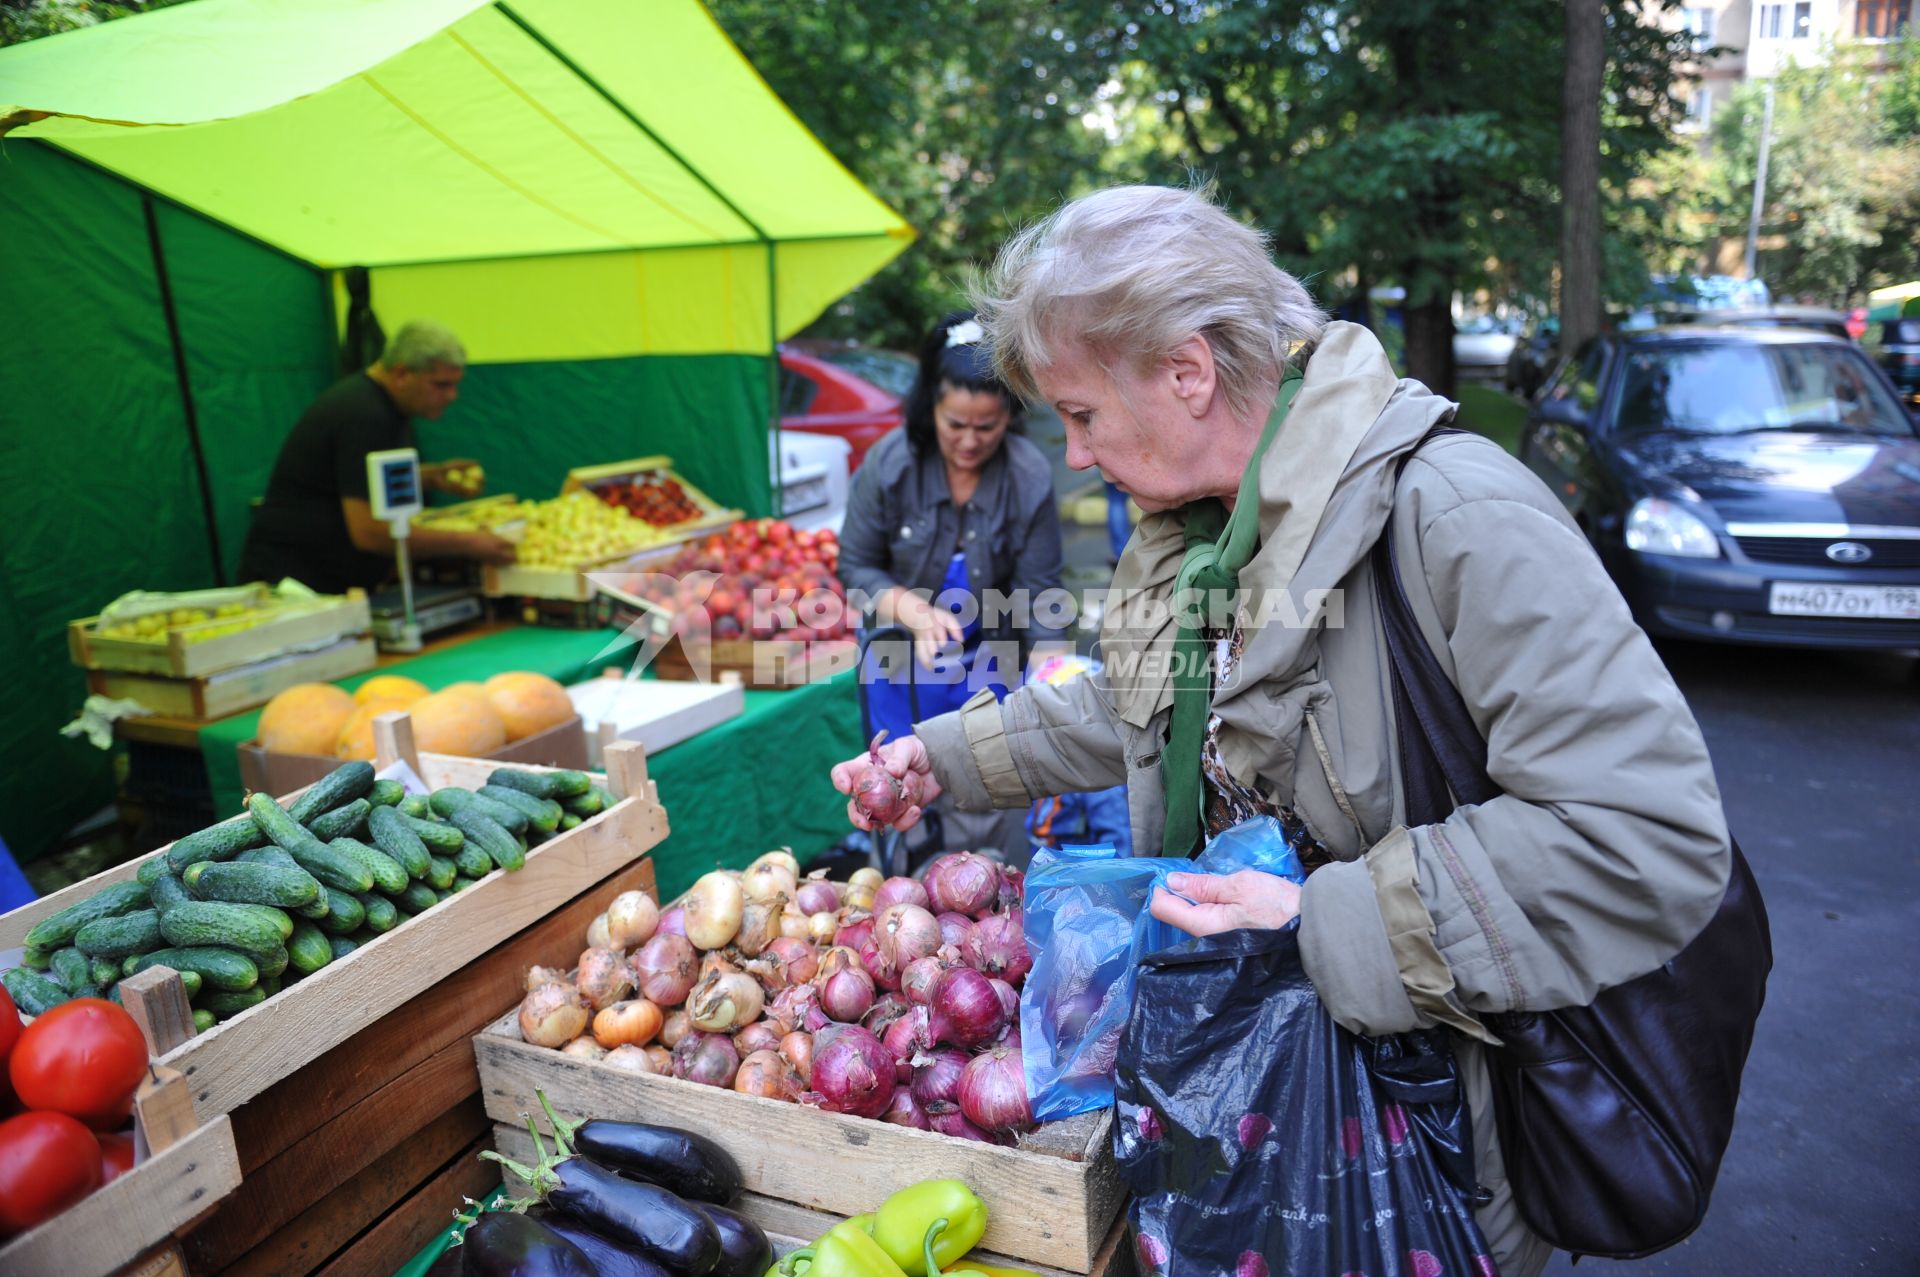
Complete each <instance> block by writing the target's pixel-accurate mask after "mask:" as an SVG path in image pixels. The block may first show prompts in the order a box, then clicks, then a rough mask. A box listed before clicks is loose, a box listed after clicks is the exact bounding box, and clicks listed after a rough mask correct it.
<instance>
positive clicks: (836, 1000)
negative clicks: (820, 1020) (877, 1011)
mask: <svg viewBox="0 0 1920 1277" xmlns="http://www.w3.org/2000/svg"><path fill="white" fill-rule="evenodd" d="M820 1009H821V1010H822V1011H825V1012H826V1013H827V1015H828V1016H829V1017H831V1018H832V1019H835V1020H838V1021H840V1022H841V1023H842V1024H858V1023H859V1022H860V1018H861V1017H862V1016H864V1015H866V1013H867V1012H868V1011H870V1010H872V1009H873V977H872V976H870V975H868V974H867V973H866V972H865V971H864V970H861V969H858V968H854V967H848V968H846V969H844V970H841V971H836V972H834V973H833V974H832V975H830V976H825V977H823V978H822V979H821V981H820Z"/></svg>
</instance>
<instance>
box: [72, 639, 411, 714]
mask: <svg viewBox="0 0 1920 1277" xmlns="http://www.w3.org/2000/svg"><path fill="white" fill-rule="evenodd" d="M232 637H233V638H241V637H243V635H240V634H235V635H233V636H232ZM221 641H223V640H220V639H212V640H210V643H218V642H221ZM378 663H379V652H378V651H377V649H376V648H375V647H374V643H373V640H372V639H371V638H364V637H362V638H344V639H341V640H340V641H339V642H337V643H333V644H330V645H329V646H327V647H323V648H319V649H317V650H315V651H311V652H292V653H288V654H286V655H283V656H273V657H268V658H267V659H265V660H259V661H254V662H252V663H251V664H247V665H238V666H235V667H233V668H232V669H224V670H217V671H215V672H214V673H211V674H197V675H194V676H193V677H191V678H172V677H168V676H166V675H160V674H127V673H123V672H121V671H118V670H89V671H88V672H87V689H88V690H89V691H91V692H93V693H95V694H97V695H100V696H112V697H132V698H133V699H134V700H136V701H139V702H140V703H141V704H142V705H145V706H146V707H147V708H148V709H150V710H152V711H153V712H154V713H156V714H164V715H166V716H167V717H169V718H195V719H213V718H225V717H227V716H228V715H229V714H238V713H240V712H241V711H242V710H249V709H252V708H254V707H255V706H257V705H265V704H266V703H267V702H268V701H270V700H272V699H273V698H274V696H275V694H277V693H279V692H284V691H286V690H287V689H288V688H289V687H292V686H293V685H294V684H296V683H331V682H332V681H333V680H334V679H337V678H351V677H352V676H353V675H355V674H364V673H366V672H367V671H368V670H370V669H372V668H373V667H374V666H375V665H377V664H378Z"/></svg>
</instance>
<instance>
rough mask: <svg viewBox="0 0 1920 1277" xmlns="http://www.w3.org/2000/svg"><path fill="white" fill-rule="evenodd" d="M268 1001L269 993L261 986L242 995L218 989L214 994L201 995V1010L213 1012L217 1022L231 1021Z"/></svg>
mask: <svg viewBox="0 0 1920 1277" xmlns="http://www.w3.org/2000/svg"><path fill="white" fill-rule="evenodd" d="M266 1000H267V991H266V990H265V989H262V988H261V987H260V986H259V985H257V984H256V985H255V986H254V987H253V988H251V989H247V990H245V991H244V992H241V993H230V992H228V991H226V990H224V989H216V990H214V991H213V992H212V993H203V994H201V995H200V1009H201V1010H202V1011H211V1012H213V1017H214V1019H216V1020H231V1019H232V1018H233V1017H234V1016H236V1015H239V1014H240V1013H241V1012H242V1011H245V1010H247V1009H248V1008H250V1007H257V1006H259V1005H260V1004H261V1003H262V1002H265V1001H266Z"/></svg>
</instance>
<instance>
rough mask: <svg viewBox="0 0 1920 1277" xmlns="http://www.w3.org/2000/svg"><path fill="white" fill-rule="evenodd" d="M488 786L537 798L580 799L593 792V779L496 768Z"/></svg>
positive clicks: (572, 773)
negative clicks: (499, 786) (512, 790)
mask: <svg viewBox="0 0 1920 1277" xmlns="http://www.w3.org/2000/svg"><path fill="white" fill-rule="evenodd" d="M487 784H489V785H504V786H506V787H507V788H508V789H517V790H519V791H520V792H521V793H523V794H532V795H533V796H534V797H535V798H553V799H563V798H579V797H581V796H582V795H584V794H589V793H592V792H593V778H592V777H591V776H589V775H587V774H586V773H585V772H576V771H551V772H529V771H522V770H520V769H519V768H518V767H496V768H494V770H493V774H492V775H491V776H488V777H487Z"/></svg>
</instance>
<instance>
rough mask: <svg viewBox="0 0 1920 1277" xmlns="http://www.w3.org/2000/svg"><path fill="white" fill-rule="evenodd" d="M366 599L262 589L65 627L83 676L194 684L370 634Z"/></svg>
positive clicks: (162, 597)
mask: <svg viewBox="0 0 1920 1277" xmlns="http://www.w3.org/2000/svg"><path fill="white" fill-rule="evenodd" d="M372 624H373V621H372V617H371V615H370V613H369V611H368V608H367V596H366V594H365V593H364V592H362V591H360V590H349V591H348V592H347V593H346V594H344V595H316V596H309V597H304V598H288V597H283V596H280V595H277V594H275V593H274V591H273V590H272V589H270V588H269V587H267V586H265V585H260V584H254V585H241V586H233V587H231V588H227V589H219V590H200V591H195V592H193V593H191V594H144V593H142V594H132V595H127V596H126V597H124V598H121V599H117V600H115V602H114V603H113V604H112V605H111V606H109V607H108V608H107V609H106V610H105V611H103V612H102V613H101V614H100V615H99V616H88V617H82V618H81V619H80V620H77V621H73V622H70V623H69V624H68V626H67V650H68V652H69V653H70V654H71V656H72V657H73V663H74V664H75V665H78V666H80V667H81V668H82V669H88V670H101V671H107V670H111V671H117V672H121V673H127V674H156V675H161V676H164V677H167V678H175V679H195V678H200V677H202V676H204V675H208V674H215V673H218V672H220V671H222V670H231V669H237V668H239V667H241V666H244V665H252V664H255V663H257V662H261V661H266V660H270V659H271V658H273V657H277V656H283V655H285V654H287V653H291V652H305V651H313V650H317V649H320V648H325V647H328V646H330V645H332V644H335V643H337V642H338V641H340V640H342V639H347V638H352V637H355V636H359V635H364V634H366V633H367V632H368V631H369V630H370V629H371V628H372Z"/></svg>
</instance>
